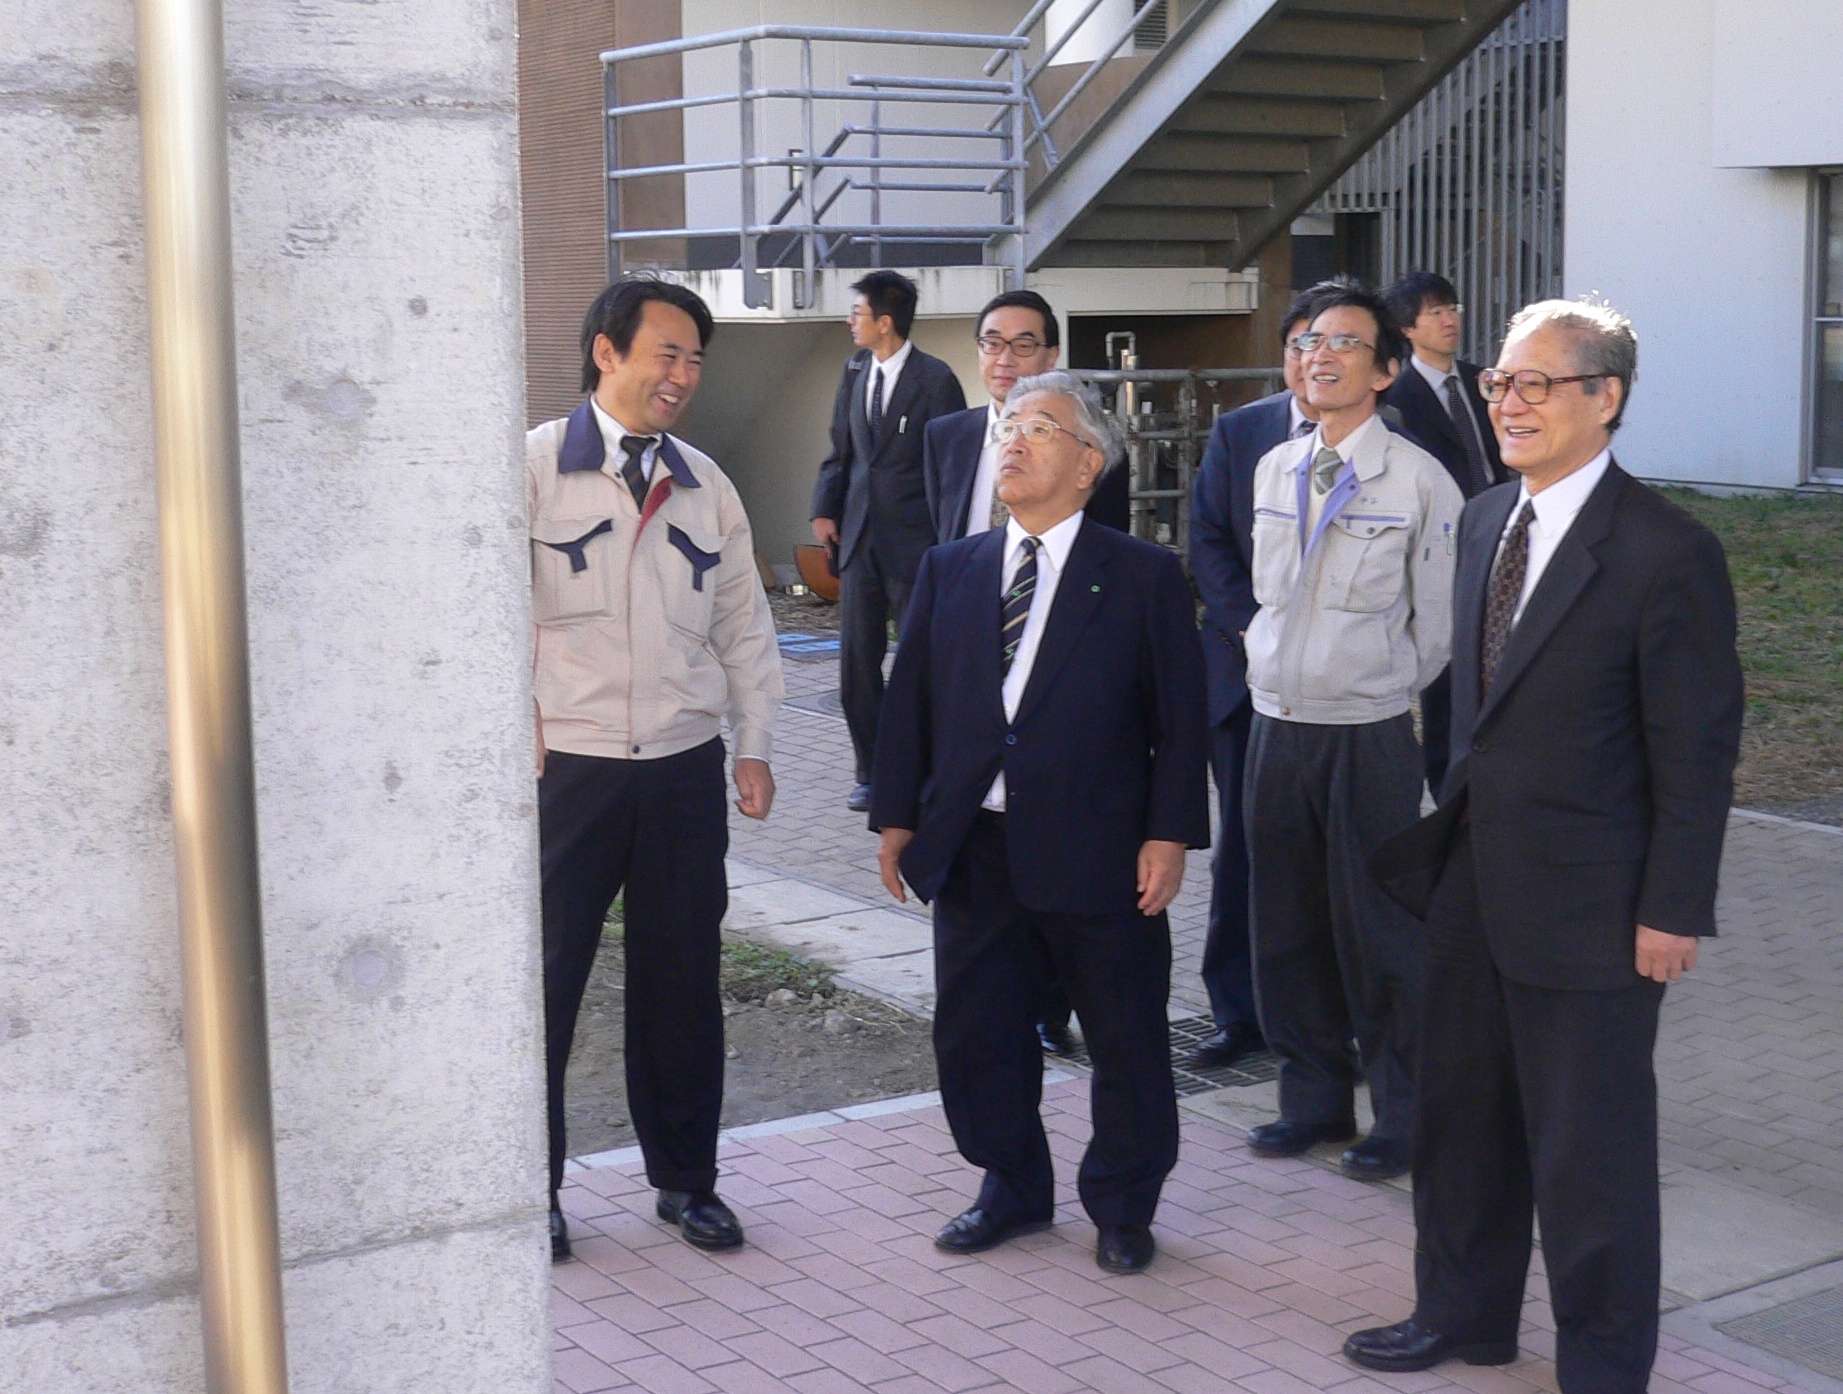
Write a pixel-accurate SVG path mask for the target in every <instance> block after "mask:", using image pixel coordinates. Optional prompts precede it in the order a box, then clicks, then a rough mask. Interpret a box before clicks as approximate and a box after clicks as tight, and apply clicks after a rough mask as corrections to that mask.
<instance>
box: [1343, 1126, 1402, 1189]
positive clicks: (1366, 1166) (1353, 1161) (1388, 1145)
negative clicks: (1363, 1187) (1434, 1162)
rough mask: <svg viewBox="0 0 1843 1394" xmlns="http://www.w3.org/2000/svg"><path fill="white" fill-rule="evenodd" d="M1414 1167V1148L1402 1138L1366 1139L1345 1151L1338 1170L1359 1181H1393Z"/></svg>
mask: <svg viewBox="0 0 1843 1394" xmlns="http://www.w3.org/2000/svg"><path fill="white" fill-rule="evenodd" d="M1413 1165H1414V1147H1413V1145H1412V1144H1411V1143H1408V1142H1406V1141H1403V1140H1402V1139H1399V1138H1388V1137H1366V1138H1364V1139H1363V1141H1361V1142H1359V1143H1358V1144H1357V1145H1356V1146H1355V1147H1352V1148H1350V1149H1349V1150H1348V1151H1346V1152H1345V1153H1344V1155H1343V1157H1342V1158H1341V1159H1340V1160H1339V1162H1338V1170H1339V1171H1341V1172H1343V1173H1344V1175H1346V1176H1352V1177H1355V1178H1356V1179H1357V1180H1358V1181H1393V1180H1394V1179H1395V1178H1396V1177H1397V1176H1406V1175H1407V1174H1408V1171H1409V1168H1411V1167H1412V1166H1413Z"/></svg>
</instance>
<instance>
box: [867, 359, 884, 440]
mask: <svg viewBox="0 0 1843 1394" xmlns="http://www.w3.org/2000/svg"><path fill="white" fill-rule="evenodd" d="M882 424H883V369H881V368H878V369H877V375H876V377H874V378H872V379H871V380H870V433H871V435H873V436H874V435H876V433H877V427H879V426H881V425H882Z"/></svg>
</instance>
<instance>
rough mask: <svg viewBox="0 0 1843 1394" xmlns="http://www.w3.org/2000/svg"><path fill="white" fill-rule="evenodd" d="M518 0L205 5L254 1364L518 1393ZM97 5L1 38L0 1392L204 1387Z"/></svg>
mask: <svg viewBox="0 0 1843 1394" xmlns="http://www.w3.org/2000/svg"><path fill="white" fill-rule="evenodd" d="M513 9H514V6H513V0H479V2H478V3H467V4H463V3H458V0H429V3H425V4H419V5H334V6H312V7H304V6H278V5H264V4H259V3H255V0H229V3H228V10H229V13H228V15H227V21H226V45H227V52H228V62H229V68H230V72H229V86H230V93H231V183H232V200H233V208H234V211H235V229H234V235H235V262H236V267H237V286H236V293H237V327H238V337H239V353H238V357H239V371H240V375H241V396H242V413H243V417H242V425H243V434H242V439H243V458H244V472H245V489H246V526H247V533H248V557H249V588H250V610H251V630H252V668H253V677H254V688H255V693H254V696H255V735H256V758H257V778H258V796H259V815H260V819H261V833H262V863H263V888H264V916H265V921H266V927H267V951H268V987H269V1000H270V1021H271V1029H272V1039H273V1057H274V1080H275V1119H276V1129H277V1138H278V1171H279V1186H280V1199H281V1224H282V1244H283V1254H284V1259H285V1263H286V1271H285V1277H284V1291H285V1298H286V1305H287V1319H288V1328H289V1356H290V1365H291V1371H292V1376H293V1389H294V1391H296V1394H306V1392H308V1391H322V1390H324V1391H333V1390H338V1391H342V1392H343V1391H363V1390H378V1391H391V1394H409V1392H410V1391H430V1394H438V1392H439V1394H453V1391H456V1390H469V1389H481V1390H487V1389H490V1390H493V1391H496V1392H497V1391H533V1392H534V1394H535V1391H540V1390H543V1391H548V1389H549V1388H550V1373H549V1355H548V1350H549V1344H550V1340H549V1333H548V1312H549V1308H548V1303H547V1300H546V1280H547V1269H548V1259H547V1248H546V1245H545V1240H544V1221H543V1210H542V1207H543V1180H542V1175H543V1148H542V1137H541V1122H542V1120H541V1109H542V1097H541V1086H542V1066H541V1047H540V1016H541V1009H540V1005H539V994H538V980H539V963H538V952H537V929H536V907H535V899H536V867H535V862H536V857H535V843H536V837H535V821H536V820H535V810H534V806H533V803H534V800H533V782H532V753H531V749H530V747H531V739H530V734H529V732H530V725H531V717H530V712H531V702H530V693H529V687H528V676H527V674H528V657H527V652H528V650H527V647H526V646H527V630H528V624H529V615H528V609H527V600H526V589H525V582H524V577H525V567H526V561H525V542H524V532H523V523H522V514H523V509H524V503H523V497H522V475H521V458H522V456H521V449H522V440H521V435H522V428H523V410H522V402H521V395H522V389H521V384H522V353H521V324H520V316H521V304H520V293H519V201H518V181H517V118H516V105H515V101H514V63H515V57H514V45H515V27H514V23H513ZM133 43H134V32H133V12H132V7H131V5H130V4H129V3H127V0H80V3H76V4H71V3H60V2H59V0H15V2H14V3H13V4H12V5H10V6H9V13H8V23H7V24H6V25H5V26H4V28H0V188H4V189H5V190H6V191H7V192H6V196H5V198H4V199H0V323H3V324H4V325H5V326H6V329H5V332H4V333H0V384H3V386H0V789H3V790H4V791H5V795H4V797H3V798H0V1080H3V1081H4V1090H5V1099H6V1105H5V1107H4V1109H0V1177H3V1178H4V1181H3V1182H0V1187H3V1190H4V1196H5V1201H4V1204H0V1371H4V1372H5V1374H4V1377H3V1378H0V1384H4V1385H5V1386H6V1387H7V1388H8V1389H12V1388H18V1389H21V1390H27V1389H31V1390H45V1391H57V1394H91V1391H95V1392H96V1394H102V1391H110V1392H111V1394H113V1392H114V1391H121V1394H129V1392H130V1391H132V1394H165V1392H166V1391H173V1394H179V1391H186V1392H187V1394H190V1392H191V1391H194V1390H196V1389H198V1388H199V1387H200V1378H201V1376H200V1349H199V1333H198V1318H197V1304H196V1295H195V1281H194V1277H195V1256H194V1251H193V1222H192V1198H191V1159H190V1153H189V1147H188V1142H187V1133H186V1095H185V1074H184V1070H185V1061H184V1053H183V1049H182V1044H181V1018H180V993H179V984H178V977H179V946H178V939H177V933H176V928H175V923H174V920H175V912H174V904H173V894H174V893H173V873H172V850H171V845H170V836H169V822H168V808H167V782H166V768H165V749H164V744H165V717H164V711H163V705H162V704H163V682H162V676H161V663H162V654H161V639H160V614H159V608H158V606H159V584H158V569H157V556H156V538H155V523H154V497H153V459H152V452H151V445H150V433H149V427H148V387H147V360H146V352H145V347H144V345H145V342H146V309H145V303H144V296H143V285H144V267H143V264H142V254H143V247H142V240H141V229H140V225H139V221H140V212H141V207H142V200H141V191H140V186H139V169H138V151H139V134H138V130H137V127H136V120H135V93H134V90H133V86H132V75H133V54H134V50H133Z"/></svg>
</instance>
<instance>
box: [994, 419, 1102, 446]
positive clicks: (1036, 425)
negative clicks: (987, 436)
mask: <svg viewBox="0 0 1843 1394" xmlns="http://www.w3.org/2000/svg"><path fill="white" fill-rule="evenodd" d="M1058 431H1061V432H1063V433H1064V434H1065V435H1071V436H1074V437H1075V439H1076V440H1078V441H1080V442H1081V443H1082V444H1083V445H1085V446H1087V447H1088V448H1089V449H1090V450H1099V449H1100V447H1099V446H1098V445H1096V444H1094V442H1092V441H1090V440H1089V439H1088V438H1087V437H1086V436H1084V435H1082V434H1080V433H1079V432H1077V431H1071V430H1069V428H1068V427H1067V426H1058V425H1057V424H1056V423H1055V422H1054V421H1050V420H1046V419H1045V418H1043V417H1041V416H1033V417H1031V418H1030V419H1029V420H1027V421H1013V420H1010V419H1009V418H1007V419H1006V420H1003V421H994V422H993V423H992V439H993V440H994V441H995V442H996V443H997V444H999V445H1009V444H1010V443H1011V441H1012V438H1013V437H1014V436H1016V435H1018V434H1019V433H1020V432H1021V433H1022V434H1023V437H1024V439H1025V440H1027V441H1029V442H1030V443H1031V444H1032V445H1048V444H1049V442H1050V439H1051V437H1053V436H1054V435H1055V434H1056V432H1058Z"/></svg>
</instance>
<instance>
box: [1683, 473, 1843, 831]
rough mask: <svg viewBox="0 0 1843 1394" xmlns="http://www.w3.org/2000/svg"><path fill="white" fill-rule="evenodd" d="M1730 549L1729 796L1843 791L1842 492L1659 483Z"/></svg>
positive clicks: (1753, 799)
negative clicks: (1714, 492)
mask: <svg viewBox="0 0 1843 1394" xmlns="http://www.w3.org/2000/svg"><path fill="white" fill-rule="evenodd" d="M1665 493H1666V494H1667V495H1668V497H1669V498H1670V499H1671V501H1672V502H1674V503H1676V504H1678V505H1679V506H1681V507H1682V508H1684V509H1685V510H1687V511H1688V512H1689V513H1691V514H1693V515H1694V516H1695V517H1697V518H1699V519H1701V520H1702V522H1704V523H1706V524H1707V525H1708V526H1709V527H1710V528H1711V529H1713V530H1714V532H1715V535H1716V536H1717V537H1719V538H1720V539H1721V542H1722V546H1723V547H1725V548H1726V549H1727V552H1728V569H1729V572H1730V574H1731V575H1732V576H1733V578H1734V592H1735V600H1736V603H1737V605H1738V607H1739V612H1740V651H1741V667H1742V669H1743V670H1744V672H1745V673H1746V677H1747V721H1746V726H1745V728H1744V730H1743V732H1742V736H1741V763H1740V768H1739V769H1738V771H1737V772H1736V775H1735V801H1736V802H1737V803H1740V804H1743V805H1751V806H1755V807H1773V806H1778V807H1786V806H1788V805H1796V804H1800V803H1807V802H1811V801H1815V800H1825V799H1836V798H1838V797H1839V796H1843V498H1836V497H1830V496H1821V495H1820V496H1812V495H1805V494H1769V495H1761V496H1749V497H1738V496H1731V497H1721V498H1717V497H1713V496H1710V495H1707V494H1700V493H1697V492H1695V491H1694V490H1690V489H1668V490H1666V491H1665Z"/></svg>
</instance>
